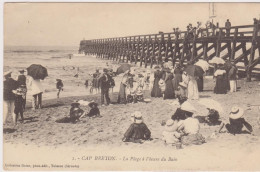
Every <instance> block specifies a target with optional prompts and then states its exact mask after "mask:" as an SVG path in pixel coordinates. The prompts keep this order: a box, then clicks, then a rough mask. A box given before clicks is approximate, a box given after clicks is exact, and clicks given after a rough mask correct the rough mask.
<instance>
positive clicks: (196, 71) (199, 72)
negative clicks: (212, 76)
mask: <svg viewBox="0 0 260 172" xmlns="http://www.w3.org/2000/svg"><path fill="white" fill-rule="evenodd" d="M185 72H186V73H187V74H188V75H190V76H193V77H194V76H197V77H199V76H203V74H204V71H203V69H202V68H201V67H200V66H196V65H188V66H187V67H186V68H185Z"/></svg>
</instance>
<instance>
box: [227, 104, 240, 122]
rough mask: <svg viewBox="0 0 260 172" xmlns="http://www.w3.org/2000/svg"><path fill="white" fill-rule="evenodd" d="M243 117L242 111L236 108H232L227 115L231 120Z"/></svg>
mask: <svg viewBox="0 0 260 172" xmlns="http://www.w3.org/2000/svg"><path fill="white" fill-rule="evenodd" d="M243 115H244V109H242V108H241V107H238V106H233V107H232V108H231V112H230V113H229V118H231V119H238V118H241V117H242V116H243Z"/></svg>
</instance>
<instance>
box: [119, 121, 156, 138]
mask: <svg viewBox="0 0 260 172" xmlns="http://www.w3.org/2000/svg"><path fill="white" fill-rule="evenodd" d="M124 136H125V138H126V141H131V140H138V139H142V140H148V139H150V137H151V132H150V130H149V129H148V128H147V126H146V125H145V124H144V123H141V124H136V123H133V124H131V125H130V127H129V128H128V130H127V131H126V133H125V135H124Z"/></svg>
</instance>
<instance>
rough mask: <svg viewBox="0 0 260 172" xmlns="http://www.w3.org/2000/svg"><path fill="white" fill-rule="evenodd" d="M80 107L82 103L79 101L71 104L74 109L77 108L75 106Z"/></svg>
mask: <svg viewBox="0 0 260 172" xmlns="http://www.w3.org/2000/svg"><path fill="white" fill-rule="evenodd" d="M79 105H80V103H79V102H77V101H74V102H72V103H71V106H73V107H75V106H79Z"/></svg>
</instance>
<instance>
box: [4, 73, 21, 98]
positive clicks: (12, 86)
mask: <svg viewBox="0 0 260 172" xmlns="http://www.w3.org/2000/svg"><path fill="white" fill-rule="evenodd" d="M17 88H18V82H17V81H15V80H14V79H13V78H7V79H6V80H5V81H4V100H15V94H14V93H13V92H12V91H13V90H16V89H17Z"/></svg>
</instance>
